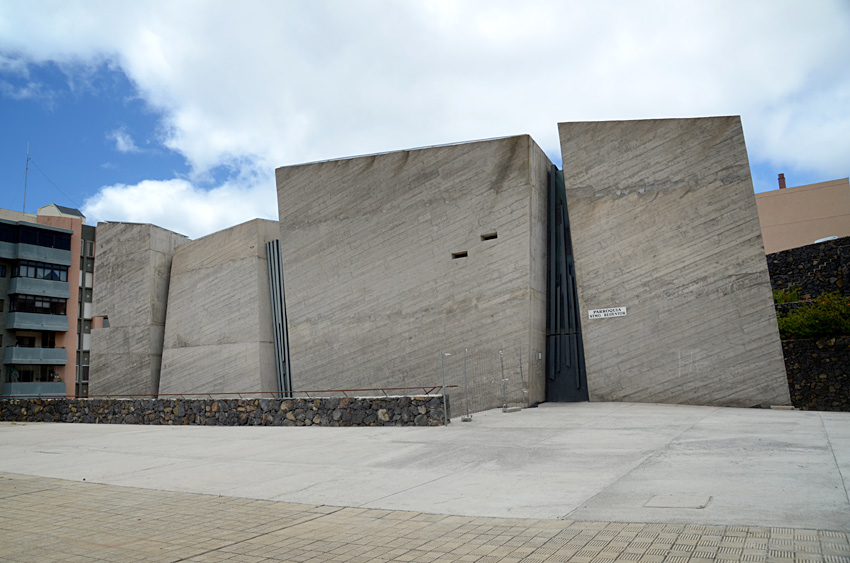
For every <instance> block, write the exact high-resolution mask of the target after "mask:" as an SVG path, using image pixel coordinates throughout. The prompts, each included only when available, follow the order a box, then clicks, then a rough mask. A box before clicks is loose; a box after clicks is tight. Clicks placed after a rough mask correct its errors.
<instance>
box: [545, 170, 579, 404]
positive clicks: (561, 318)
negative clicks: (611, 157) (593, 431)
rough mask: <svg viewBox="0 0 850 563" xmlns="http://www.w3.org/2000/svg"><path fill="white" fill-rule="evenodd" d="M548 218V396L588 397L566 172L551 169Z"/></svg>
mask: <svg viewBox="0 0 850 563" xmlns="http://www.w3.org/2000/svg"><path fill="white" fill-rule="evenodd" d="M547 201H548V213H547V222H546V225H547V227H546V250H547V272H546V273H547V278H546V400H547V401H554V402H575V401H587V400H588V393H587V373H586V371H585V366H584V344H583V342H582V339H581V321H580V315H579V309H578V292H577V291H576V277H575V263H574V261H573V250H572V240H571V239H570V219H569V216H568V215H567V197H566V191H565V189H564V173H563V172H562V171H561V170H558V168H557V167H556V166H554V165H553V166H552V168H551V169H550V170H549V193H548V200H547Z"/></svg>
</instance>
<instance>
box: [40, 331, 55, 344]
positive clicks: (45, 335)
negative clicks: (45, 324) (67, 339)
mask: <svg viewBox="0 0 850 563" xmlns="http://www.w3.org/2000/svg"><path fill="white" fill-rule="evenodd" d="M41 347H42V348H56V333H55V332H50V331H47V330H45V331H44V332H42V333H41Z"/></svg>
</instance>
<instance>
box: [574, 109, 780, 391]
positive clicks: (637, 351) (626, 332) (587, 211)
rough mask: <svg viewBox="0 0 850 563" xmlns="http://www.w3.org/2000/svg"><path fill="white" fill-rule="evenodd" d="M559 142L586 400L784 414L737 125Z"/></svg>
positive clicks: (699, 122) (638, 128) (644, 124)
mask: <svg viewBox="0 0 850 563" xmlns="http://www.w3.org/2000/svg"><path fill="white" fill-rule="evenodd" d="M559 131H560V140H561V151H562V154H563V165H564V179H565V182H566V193H567V203H568V206H569V215H570V222H571V226H572V240H573V250H574V253H575V264H576V273H577V279H578V295H579V304H580V307H581V315H582V329H583V333H584V346H585V356H586V361H587V380H588V388H589V391H590V398H591V400H598V401H643V402H663V403H690V404H704V405H730V406H731V405H734V406H752V405H756V404H787V403H789V395H788V386H787V383H786V380H785V368H784V364H783V358H782V349H781V345H780V341H779V334H778V330H777V325H776V318H775V315H774V311H773V302H772V296H771V291H770V280H769V278H768V273H767V266H766V262H765V257H764V247H763V245H762V238H761V231H760V229H759V221H758V215H757V213H756V205H755V198H754V196H753V188H752V181H751V178H750V172H749V163H748V160H747V152H746V147H745V145H744V135H743V131H742V128H741V123H740V119H739V118H738V117H713V118H703V119H666V120H645V121H620V122H591V123H561V124H559ZM609 307H626V310H627V315H626V316H625V317H616V318H601V319H588V310H590V309H602V308H609Z"/></svg>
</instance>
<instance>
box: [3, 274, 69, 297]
mask: <svg viewBox="0 0 850 563" xmlns="http://www.w3.org/2000/svg"><path fill="white" fill-rule="evenodd" d="M6 293H8V294H10V295H11V294H13V293H23V294H26V295H39V296H44V297H59V298H61V299H69V298H70V297H71V293H70V290H69V288H68V282H63V281H53V280H38V279H33V278H12V279H11V280H10V281H9V289H8V290H7V292H6Z"/></svg>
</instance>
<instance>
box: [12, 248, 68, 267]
mask: <svg viewBox="0 0 850 563" xmlns="http://www.w3.org/2000/svg"><path fill="white" fill-rule="evenodd" d="M17 246H18V256H17V258H18V260H33V261H34V262H47V263H48V264H59V265H61V266H70V265H71V251H70V250H62V249H59V248H48V247H46V246H38V245H36V244H25V243H23V242H19V243H18V245H17Z"/></svg>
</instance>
